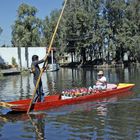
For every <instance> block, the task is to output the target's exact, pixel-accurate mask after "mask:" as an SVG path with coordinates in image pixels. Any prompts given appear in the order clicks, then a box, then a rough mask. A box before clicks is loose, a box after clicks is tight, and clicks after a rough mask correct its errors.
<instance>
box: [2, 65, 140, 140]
mask: <svg viewBox="0 0 140 140" xmlns="http://www.w3.org/2000/svg"><path fill="white" fill-rule="evenodd" d="M97 72H98V70H94V69H68V68H65V69H60V70H59V71H57V72H48V73H43V76H42V81H43V88H44V91H45V92H47V91H48V90H49V91H50V93H53V92H61V91H62V90H63V89H70V88H74V87H87V86H90V85H92V84H94V83H95V81H96V78H97ZM104 72H105V75H106V77H107V80H108V81H109V82H111V83H119V82H131V83H135V84H136V86H135V88H134V90H133V91H134V93H135V94H133V93H124V94H123V95H124V96H120V97H119V96H114V97H111V98H106V99H103V100H96V101H93V102H86V103H81V104H77V105H70V106H64V107H61V108H56V109H52V110H48V111H46V112H45V115H43V117H42V116H37V115H35V116H31V118H30V117H28V116H27V115H26V114H24V115H22V114H15V115H14V114H6V115H2V116H1V117H2V118H3V119H2V118H0V120H1V121H0V139H19V140H20V139H21V140H22V139H48V140H57V139H58V138H60V139H61V140H65V139H77V140H78V139H84V140H88V139H89V140H91V139H94V140H98V139H122V140H123V139H139V138H140V131H139V130H140V125H139V124H140V119H139V116H140V112H139V106H140V94H139V91H140V86H139V83H140V69H139V68H135V67H132V68H125V69H122V68H117V69H104ZM32 79H33V78H32V75H26V76H21V75H18V76H8V77H5V79H3V80H0V100H5V101H6V100H10V101H11V100H17V99H24V98H29V97H31V95H32V93H33V90H34V85H33V81H32ZM128 95H130V96H128ZM5 112H7V110H5ZM0 114H3V109H2V108H0ZM46 114H47V115H46ZM7 134H8V135H7Z"/></svg>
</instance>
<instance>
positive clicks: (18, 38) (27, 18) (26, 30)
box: [12, 3, 41, 47]
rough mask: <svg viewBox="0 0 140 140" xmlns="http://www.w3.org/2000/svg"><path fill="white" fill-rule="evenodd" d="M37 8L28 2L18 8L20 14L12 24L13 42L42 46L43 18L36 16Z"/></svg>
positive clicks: (14, 44)
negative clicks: (41, 29)
mask: <svg viewBox="0 0 140 140" xmlns="http://www.w3.org/2000/svg"><path fill="white" fill-rule="evenodd" d="M36 13H37V9H36V8H35V7H32V6H29V5H27V4H24V3H23V4H21V5H20V6H19V8H18V16H17V19H16V21H15V24H14V25H13V26H12V44H13V46H20V47H35V46H40V35H41V32H40V28H41V20H40V19H38V18H37V17H36Z"/></svg>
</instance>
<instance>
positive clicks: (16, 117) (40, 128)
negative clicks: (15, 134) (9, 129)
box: [0, 112, 46, 140]
mask: <svg viewBox="0 0 140 140" xmlns="http://www.w3.org/2000/svg"><path fill="white" fill-rule="evenodd" d="M45 117H46V115H45V114H32V115H27V114H25V113H18V114H17V113H16V114H15V113H13V112H9V113H7V114H5V115H0V126H1V127H5V124H8V123H13V124H14V123H15V122H17V121H18V122H19V121H20V122H25V125H26V128H27V129H25V130H24V128H22V129H23V130H24V131H25V132H26V133H28V132H29V130H30V132H31V133H32V137H33V135H34V136H35V139H36V140H44V139H45V134H44V133H45V132H44V131H45ZM29 123H30V125H29ZM22 137H23V136H22V135H21V136H20V138H22Z"/></svg>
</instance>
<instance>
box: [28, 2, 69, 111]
mask: <svg viewBox="0 0 140 140" xmlns="http://www.w3.org/2000/svg"><path fill="white" fill-rule="evenodd" d="M66 3H67V0H65V2H64V5H63V8H62V11H61V13H60V16H59V18H58V21H57V24H56V27H55V30H54V33H53V36H52V39H51V42H50V45H49V48H48V52H47V54H46V60H45V62H44V65H43V67H42V69H41V71H40V75H39V77H38V80H37V83H36V86H35V89H34V91H33V95H32V99H31V101H30V104H29V107H28V110H27V114H28V113H29V112H30V109H31V106H32V104H33V99H34V97H35V94H36V90H37V88H38V86H39V82H40V80H41V76H42V74H43V71H44V69H45V66H46V63H47V58H48V56H49V54H50V51H51V48H52V44H53V41H54V38H55V35H56V32H57V29H58V26H59V23H60V20H61V18H62V15H63V12H64V9H65V6H66Z"/></svg>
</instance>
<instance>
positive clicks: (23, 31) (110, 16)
mask: <svg viewBox="0 0 140 140" xmlns="http://www.w3.org/2000/svg"><path fill="white" fill-rule="evenodd" d="M139 9H140V1H139V0H128V1H125V0H117V1H115V0H69V1H68V2H67V5H66V8H65V11H64V15H63V17H62V19H61V22H60V25H59V28H58V31H57V34H56V38H55V40H54V44H53V46H54V47H56V48H57V49H58V51H57V52H56V53H57V54H58V55H59V54H60V55H63V53H64V52H68V53H73V54H78V55H79V56H81V58H82V60H83V61H86V59H87V58H86V57H87V56H86V53H87V55H88V56H89V57H90V58H91V60H93V59H99V58H104V59H106V58H109V54H112V56H111V57H112V59H114V58H115V59H116V60H118V61H120V60H122V58H123V54H124V53H125V52H126V51H129V54H131V56H130V57H135V60H139V61H140V57H139V56H140V54H139V52H140V51H139V50H140V41H139V40H140V36H139V35H140V22H139V19H140V10H139ZM36 13H37V9H36V8H35V7H31V6H29V5H27V4H22V5H21V6H20V7H19V9H18V18H17V20H16V21H15V25H14V26H13V31H12V35H13V38H12V43H13V45H14V46H40V45H41V46H49V43H50V40H51V37H52V35H53V32H54V28H55V26H56V23H57V20H58V17H59V15H60V10H54V11H52V12H51V14H50V16H46V18H45V20H43V21H42V22H41V20H40V19H38V18H36ZM117 53H118V54H117Z"/></svg>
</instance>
